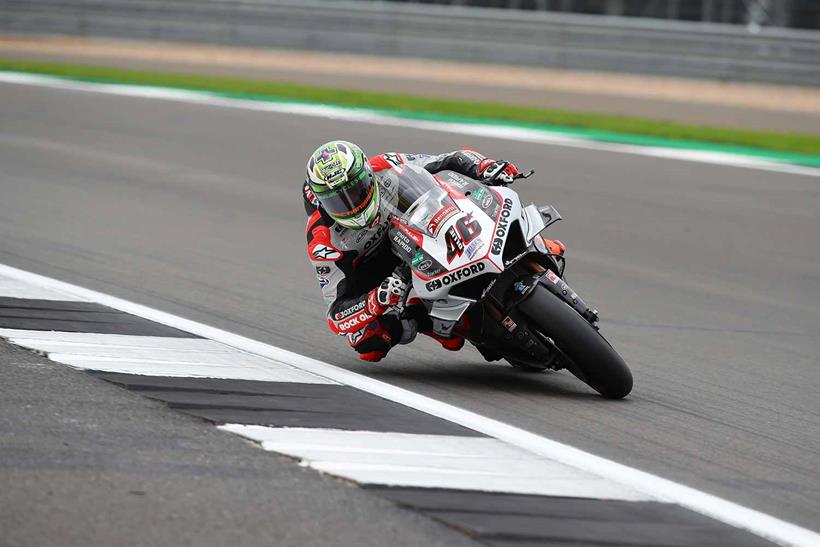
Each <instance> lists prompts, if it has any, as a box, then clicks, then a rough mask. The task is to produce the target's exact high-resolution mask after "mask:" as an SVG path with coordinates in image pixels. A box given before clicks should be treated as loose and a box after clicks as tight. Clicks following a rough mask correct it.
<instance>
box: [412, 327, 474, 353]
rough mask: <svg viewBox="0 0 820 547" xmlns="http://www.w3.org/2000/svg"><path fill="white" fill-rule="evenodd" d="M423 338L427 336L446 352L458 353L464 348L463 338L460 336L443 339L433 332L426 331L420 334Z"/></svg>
mask: <svg viewBox="0 0 820 547" xmlns="http://www.w3.org/2000/svg"><path fill="white" fill-rule="evenodd" d="M422 334H424V335H425V336H429V337H430V338H432V339H433V340H435V341H436V342H438V343H439V344H441V347H443V348H444V349H446V350H448V351H458V350H460V349H461V348H463V347H464V338H462V337H461V336H453V337H452V338H445V337H443V336H439V335H438V334H436V333H435V332H433V331H426V332H422Z"/></svg>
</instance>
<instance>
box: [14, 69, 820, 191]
mask: <svg viewBox="0 0 820 547" xmlns="http://www.w3.org/2000/svg"><path fill="white" fill-rule="evenodd" d="M0 82H5V83H10V84H22V85H35V86H40V87H50V88H55V89H66V90H72V91H84V92H91V93H105V94H109V95H123V96H128V97H139V98H143V99H161V100H167V101H177V102H184V103H193V104H204V105H209V106H218V107H224V108H239V109H243V110H255V111H259V112H277V113H282V114H293V115H300V116H313V117H320V118H328V119H335V120H344V121H350V122H360V123H369V124H376V125H386V126H393V127H410V128H413V129H422V130H428V131H442V132H446V133H457V134H461V135H476V136H479V137H492V138H498V139H505V140H512V141H521V142H534V143H541V144H548V145H554V146H564V147H570V148H582V149H586V150H596V151H604V152H619V153H624V154H632V155H638V156H647V157H652V158H663V159H672V160H682V161H694V162H699V163H709V164H715V165H724V166H730V167H742V168H748V169H761V170H764V171H774V172H778V173H787V174H792V175H805V176H811V177H820V169H818V168H814V167H804V166H800V165H794V164H790V163H786V162H779V161H775V160H769V159H764V158H757V157H753V156H746V155H742V154H731V153H728V152H713V151H708V150H693V149H682V148H666V147H658V146H640V145H633V144H618V143H610V142H604V141H596V140H593V139H585V138H582V137H575V136H571V135H567V134H564V133H559V132H550V131H547V130H537V129H526V128H521V127H515V126H503V125H490V124H487V125H484V124H468V123H454V122H452V123H451V122H439V121H427V120H418V119H412V118H404V117H399V116H390V115H387V114H381V113H378V112H375V111H372V110H367V109H358V108H344V107H336V106H324V105H310V104H299V103H289V102H272V101H254V100H249V99H234V98H228V97H220V96H218V95H215V94H212V93H208V92H204V91H186V90H182V89H173V88H166V87H153V86H132V85H123V84H98V83H88V82H80V81H75V80H70V79H65V78H57V77H52V76H40V75H33V74H24V73H19V72H10V71H0Z"/></svg>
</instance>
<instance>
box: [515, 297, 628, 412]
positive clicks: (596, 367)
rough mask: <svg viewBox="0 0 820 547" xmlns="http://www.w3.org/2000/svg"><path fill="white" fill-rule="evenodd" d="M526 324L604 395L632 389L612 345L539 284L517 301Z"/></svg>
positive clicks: (619, 395)
mask: <svg viewBox="0 0 820 547" xmlns="http://www.w3.org/2000/svg"><path fill="white" fill-rule="evenodd" d="M519 310H521V311H522V312H523V313H524V314H525V315H526V316H527V317H529V319H530V320H531V321H532V323H531V324H530V326H531V327H532V328H534V329H537V330H538V331H539V332H541V334H543V335H545V336H548V337H549V338H551V339H552V340H553V342H554V343H555V345H556V346H557V347H558V349H560V350H561V351H562V352H563V353H564V355H566V356H567V357H568V358H569V359H570V360H571V361H572V363H573V365H574V366H569V367H567V368H568V369H569V370H570V372H572V373H573V374H574V375H575V376H577V377H578V379H579V380H581V381H582V382H584V383H585V384H587V385H589V386H590V387H591V388H592V389H594V390H595V391H597V392H598V393H600V394H601V395H602V396H603V397H606V398H608V399H622V398H624V397H626V396H627V395H629V392H630V391H632V373H631V372H630V371H629V367H627V366H626V363H625V362H624V360H623V359H622V358H621V356H620V355H618V353H617V352H616V351H615V350H614V349H612V346H610V345H609V343H608V342H607V341H606V340H605V339H604V337H603V336H601V335H600V334H599V333H598V331H597V330H595V328H593V327H592V325H590V324H589V322H588V321H587V320H586V319H584V318H583V317H581V316H580V315H579V314H578V312H576V311H575V310H574V309H572V308H571V307H569V305H567V304H565V303H564V302H563V301H562V300H561V299H559V298H558V297H557V296H555V295H554V294H552V293H550V292H549V291H548V290H547V289H545V288H544V287H542V286H540V285H539V286H537V287H536V288H535V290H534V291H533V292H532V294H531V295H530V297H529V298H527V299H526V300H524V301H523V302H522V303H521V304H519Z"/></svg>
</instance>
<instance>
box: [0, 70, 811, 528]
mask: <svg viewBox="0 0 820 547" xmlns="http://www.w3.org/2000/svg"><path fill="white" fill-rule="evenodd" d="M332 138H345V139H348V140H353V141H354V142H357V143H359V144H361V145H362V146H363V147H364V148H365V150H367V151H369V152H371V153H375V152H378V151H393V150H399V151H408V152H436V151H445V150H452V149H454V148H457V147H460V146H465V145H470V146H473V147H475V148H478V149H479V150H482V151H484V152H485V153H487V154H489V155H491V156H494V157H499V158H503V159H509V160H511V161H514V162H516V163H518V164H519V165H521V166H522V167H526V168H534V169H536V171H537V176H536V177H535V178H534V179H531V181H530V182H527V183H525V184H522V185H521V186H520V187H519V188H518V189H519V191H520V192H521V194H522V196H523V197H524V198H525V199H529V200H533V201H535V202H537V203H543V202H550V203H552V204H554V205H556V206H557V208H558V209H559V211H561V213H562V214H563V215H564V218H565V220H564V221H563V222H562V223H560V224H559V225H558V226H557V227H556V228H555V229H554V230H552V231H551V232H550V233H552V235H553V237H559V238H560V239H562V240H563V241H564V242H565V243H566V244H567V246H568V248H569V251H568V263H569V265H568V270H567V271H568V281H569V282H570V284H571V285H572V286H573V288H575V289H576V290H577V291H578V292H579V294H581V296H582V297H584V298H585V300H586V301H587V302H588V303H590V304H591V305H593V306H595V307H597V308H598V309H599V310H600V312H601V315H602V318H603V319H602V332H603V333H604V334H605V335H607V337H608V338H609V339H610V341H611V342H612V343H613V345H614V346H615V347H616V348H617V349H618V350H619V351H620V352H621V354H622V355H623V356H624V358H625V359H626V361H627V362H628V363H630V365H631V367H632V370H633V374H634V376H635V379H636V381H635V390H634V391H633V394H632V395H631V396H630V397H629V398H628V399H627V400H625V401H622V402H611V401H605V400H602V399H600V398H598V397H596V396H595V395H594V394H593V393H592V391H591V390H589V389H588V388H586V387H585V386H584V385H582V384H581V383H580V382H578V381H577V380H575V379H574V378H572V377H571V376H570V375H569V374H567V373H554V374H544V375H527V374H522V373H518V372H516V371H514V370H512V369H510V368H508V367H505V366H503V365H499V364H486V363H484V362H483V360H482V359H481V357H480V356H479V355H478V353H477V352H475V351H474V350H472V349H467V350H464V351H462V352H461V353H458V354H450V353H446V352H443V351H442V350H440V349H438V348H436V347H435V346H434V345H433V344H432V343H431V342H429V341H428V340H420V341H418V342H417V343H414V344H413V345H412V346H410V347H406V348H398V349H397V350H395V351H394V352H393V353H391V355H390V357H389V358H388V359H387V360H386V361H385V362H383V363H382V364H379V365H369V364H361V363H360V362H359V361H358V360H357V359H356V358H355V356H354V355H353V353H352V352H351V351H350V350H349V349H348V348H347V347H346V345H345V344H344V342H343V340H342V339H340V338H336V337H334V336H332V335H331V334H330V332H329V331H328V330H327V328H326V326H325V321H324V319H323V314H324V309H323V304H322V301H321V298H320V295H319V288H318V286H317V283H316V281H315V278H314V275H313V272H312V271H311V269H310V267H309V265H308V263H307V260H306V257H305V255H304V244H305V239H304V220H305V217H304V212H303V209H302V205H301V195H300V188H301V181H302V178H303V169H304V160H305V158H306V156H307V155H308V153H310V152H311V151H312V150H313V149H314V148H315V147H316V146H317V145H318V144H320V143H321V142H324V141H326V140H329V139H332ZM819 185H820V181H818V180H817V179H816V178H811V177H807V176H798V175H787V174H777V173H770V172H765V171H758V170H752V169H742V168H735V167H722V166H716V165H706V164H699V163H695V162H688V161H673V160H660V159H653V158H647V157H639V156H631V155H626V154H618V153H614V152H591V151H586V150H577V149H572V148H561V147H555V146H548V145H541V144H527V143H516V142H510V141H504V140H500V139H485V138H478V137H470V138H469V139H468V138H465V137H463V136H459V135H453V134H448V133H443V132H433V131H421V130H402V129H399V128H385V127H381V126H377V125H372V124H368V123H349V122H348V123H344V124H341V123H339V122H335V121H333V120H322V119H317V118H308V117H300V116H294V115H284V114H260V113H258V112H250V111H242V110H234V109H222V108H217V107H210V106H203V105H184V104H179V103H171V102H163V101H155V100H147V99H133V98H123V97H113V96H103V95H94V94H86V93H81V92H69V91H58V90H48V89H42V88H36V87H29V86H21V85H2V86H0V191H2V199H0V233H2V240H1V241H0V263H5V264H8V265H11V266H16V267H19V268H23V269H27V270H31V271H34V272H37V273H41V274H44V275H48V276H52V277H56V278H58V279H61V280H65V281H68V282H72V283H76V284H79V285H82V286H85V287H89V288H92V289H97V290H100V291H103V292H107V293H110V294H114V295H116V296H120V297H123V298H127V299H131V300H134V301H137V302H140V303H143V304H146V305H150V306H153V307H156V308H159V309H161V310H164V311H168V312H171V313H175V314H178V315H181V316H184V317H187V318H190V319H193V320H197V321H201V322H204V323H208V324H211V325H214V326H216V327H220V328H223V329H226V330H229V331H233V332H236V333H239V334H243V335H246V336H249V337H252V338H256V339H259V340H262V341H265V342H268V343H272V344H275V345H278V346H281V347H284V348H286V349H289V350H292V351H296V352H299V353H302V354H305V355H308V356H311V357H315V358H317V359H321V360H324V361H327V362H330V363H333V364H336V365H339V366H342V367H345V368H349V369H352V370H356V371H357V372H361V373H363V374H366V375H369V376H372V377H375V378H378V379H381V380H384V381H387V382H390V383H393V384H396V385H399V386H402V387H406V388H408V389H412V390H414V391H418V392H421V393H423V394H425V395H428V396H432V397H435V398H438V399H441V400H443V401H446V402H448V403H452V404H455V405H458V406H461V407H464V408H467V409H470V410H473V411H476V412H479V413H481V414H484V415H487V416H490V417H492V418H496V419H499V420H502V421H505V422H508V423H511V424H514V425H516V426H519V427H522V428H525V429H528V430H530V431H533V432H535V433H538V434H541V435H545V436H547V437H550V438H553V439H555V440H558V441H561V442H565V443H568V444H571V445H573V446H577V447H579V448H582V449H584V450H587V451H590V452H592V453H594V454H597V455H600V456H604V457H607V458H611V459H613V460H615V461H618V462H620V463H624V464H628V465H630V466H633V467H637V468H639V469H642V470H645V471H649V472H652V473H655V474H658V475H660V476H663V477H665V478H669V479H673V480H676V481H679V482H682V483H684V484H686V485H689V486H694V487H697V488H700V489H702V490H705V491H706V492H709V493H712V494H716V495H719V496H722V497H725V498H728V499H730V500H732V501H735V502H739V503H742V504H744V505H748V506H750V507H752V508H754V509H758V510H761V511H764V512H767V513H770V514H772V515H774V516H777V517H780V518H783V519H786V520H789V521H792V522H794V523H796V524H799V525H802V526H806V527H809V528H812V529H815V530H816V529H818V525H817V522H820V519H819V518H818V516H820V476H818V469H820V420H818V417H820V405H818V402H817V394H818V391H820V368H818V366H817V365H818V357H817V355H818V350H820V273H818V272H820V238H818V237H817V234H818V233H819V232H820V216H818V213H817V212H818V210H820V186H819ZM55 396H57V397H59V396H60V395H55ZM67 396H68V395H66V397H67ZM316 518H319V516H318V515H317V516H316Z"/></svg>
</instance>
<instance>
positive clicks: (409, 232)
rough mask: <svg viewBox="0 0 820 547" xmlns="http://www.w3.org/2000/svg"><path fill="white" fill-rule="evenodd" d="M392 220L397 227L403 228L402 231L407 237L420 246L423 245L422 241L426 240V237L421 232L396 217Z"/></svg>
mask: <svg viewBox="0 0 820 547" xmlns="http://www.w3.org/2000/svg"><path fill="white" fill-rule="evenodd" d="M392 222H393V224H394V225H395V226H396V228H398V229H399V230H401V233H402V234H404V235H405V237H408V238H410V239H411V240H412V241H413V243H415V244H416V245H417V246H418V247H421V245H422V243H423V242H424V237H423V236H422V235H421V234H420V233H418V232H416V231H415V230H413V229H412V228H410V227H409V226H407V225H406V224H403V223H401V222H399V221H398V220H396V219H393V221H392Z"/></svg>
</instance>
